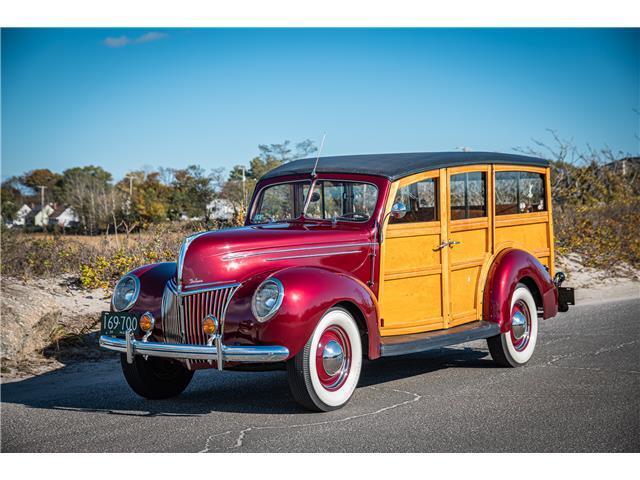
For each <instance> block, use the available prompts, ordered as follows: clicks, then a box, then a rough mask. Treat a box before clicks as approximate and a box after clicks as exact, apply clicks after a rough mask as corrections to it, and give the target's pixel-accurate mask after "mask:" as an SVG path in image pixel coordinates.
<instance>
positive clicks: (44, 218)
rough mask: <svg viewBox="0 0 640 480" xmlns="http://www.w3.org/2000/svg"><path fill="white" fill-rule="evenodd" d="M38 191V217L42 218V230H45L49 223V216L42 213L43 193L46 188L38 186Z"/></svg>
mask: <svg viewBox="0 0 640 480" xmlns="http://www.w3.org/2000/svg"><path fill="white" fill-rule="evenodd" d="M38 188H39V189H40V217H41V218H42V220H41V221H42V230H43V231H44V230H45V229H46V225H47V223H49V216H48V215H47V212H45V211H44V191H45V189H46V188H47V187H46V186H45V185H38Z"/></svg>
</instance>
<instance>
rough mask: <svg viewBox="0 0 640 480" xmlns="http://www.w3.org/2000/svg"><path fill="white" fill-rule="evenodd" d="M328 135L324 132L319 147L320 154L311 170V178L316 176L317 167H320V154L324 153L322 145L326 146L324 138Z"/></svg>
mask: <svg viewBox="0 0 640 480" xmlns="http://www.w3.org/2000/svg"><path fill="white" fill-rule="evenodd" d="M326 137H327V134H326V133H323V134H322V142H320V148H319V149H318V156H317V157H316V163H315V164H314V165H313V170H312V171H311V178H316V176H317V174H316V168H317V167H318V160H320V154H321V153H322V147H324V139H325V138H326Z"/></svg>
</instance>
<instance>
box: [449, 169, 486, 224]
mask: <svg viewBox="0 0 640 480" xmlns="http://www.w3.org/2000/svg"><path fill="white" fill-rule="evenodd" d="M450 204H451V220H462V219H465V218H478V217H486V216H487V175H486V173H485V172H468V173H458V174H456V175H451V198H450Z"/></svg>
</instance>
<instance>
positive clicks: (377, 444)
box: [0, 299, 640, 452]
mask: <svg viewBox="0 0 640 480" xmlns="http://www.w3.org/2000/svg"><path fill="white" fill-rule="evenodd" d="M1 393H2V399H1V401H2V403H1V407H2V411H1V415H0V418H1V421H2V425H1V433H2V440H1V446H2V451H5V452H47V451H53V452H58V451H71V452H85V451H91V452H103V451H114V452H115V451H117V452H122V451H125V452H131V451H140V450H149V451H167V452H220V451H232V452H238V451H247V452H255V451H258V452H265V451H269V452H272V451H307V452H324V451H329V452H333V451H337V452H343V451H347V452H352V451H356V452H371V451H401V452H442V451H452V452H461V451H474V452H486V451H616V452H617V451H635V452H638V451H639V450H640V299H633V300H626V301H618V302H615V303H614V302H611V303H602V304H596V305H589V306H581V307H575V308H574V309H572V311H571V312H569V313H567V314H562V315H560V316H558V317H556V318H555V319H551V320H546V321H544V322H542V324H541V332H540V336H539V339H538V346H537V349H536V353H535V354H534V358H533V359H532V361H531V362H530V363H529V364H528V365H527V366H525V367H523V368H517V369H505V368H498V367H496V366H495V365H494V364H493V362H492V361H491V357H490V356H489V353H488V351H487V348H486V344H485V343H484V341H478V342H472V343H469V344H466V345H463V346H460V347H455V348H444V349H441V350H437V351H433V352H428V353H422V354H414V355H409V356H405V357H396V358H389V359H381V360H377V361H375V362H369V363H367V364H366V365H365V370H364V375H363V377H362V378H361V382H360V385H359V387H358V389H357V390H356V393H355V395H354V396H353V398H352V399H351V401H350V403H349V404H348V405H347V406H346V407H345V408H343V409H342V410H339V411H335V412H330V413H323V414H317V413H316V414H313V413H307V412H306V411H304V410H302V409H300V408H299V407H298V406H297V404H296V403H295V402H294V401H293V399H292V398H291V396H290V395H289V391H288V387H287V380H286V376H285V373H284V372H281V371H276V372H261V373H232V372H223V373H218V372H215V371H205V372H198V373H197V374H196V376H195V377H194V381H193V382H192V383H191V385H190V386H189V388H188V389H187V390H186V391H185V392H184V393H183V395H182V396H180V397H179V398H176V399H172V400H163V401H153V402H152V401H145V400H142V399H140V398H138V397H136V396H135V395H134V394H133V393H132V392H131V391H130V390H129V388H128V387H127V385H126V384H125V381H124V379H123V378H122V375H121V372H120V366H119V363H118V361H117V360H115V359H114V360H109V361H103V362H99V363H86V364H76V365H71V366H67V367H65V368H63V369H61V370H58V371H56V372H53V373H48V374H44V375H41V376H38V377H34V378H30V379H26V380H22V381H19V382H13V383H7V384H3V385H2V392H1Z"/></svg>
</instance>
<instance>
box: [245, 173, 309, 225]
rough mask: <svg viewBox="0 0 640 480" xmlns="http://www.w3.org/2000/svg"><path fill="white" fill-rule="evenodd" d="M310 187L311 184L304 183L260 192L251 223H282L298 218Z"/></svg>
mask: <svg viewBox="0 0 640 480" xmlns="http://www.w3.org/2000/svg"><path fill="white" fill-rule="evenodd" d="M310 185H311V182H309V181H306V182H291V183H280V184H277V185H270V186H268V187H267V188H265V189H264V190H262V193H261V195H260V198H259V199H258V206H257V208H256V211H255V213H254V214H253V217H252V218H251V222H252V223H270V222H282V221H286V220H294V219H296V218H298V217H300V216H301V215H302V212H303V209H304V200H305V198H306V196H307V193H308V192H309V187H310Z"/></svg>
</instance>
